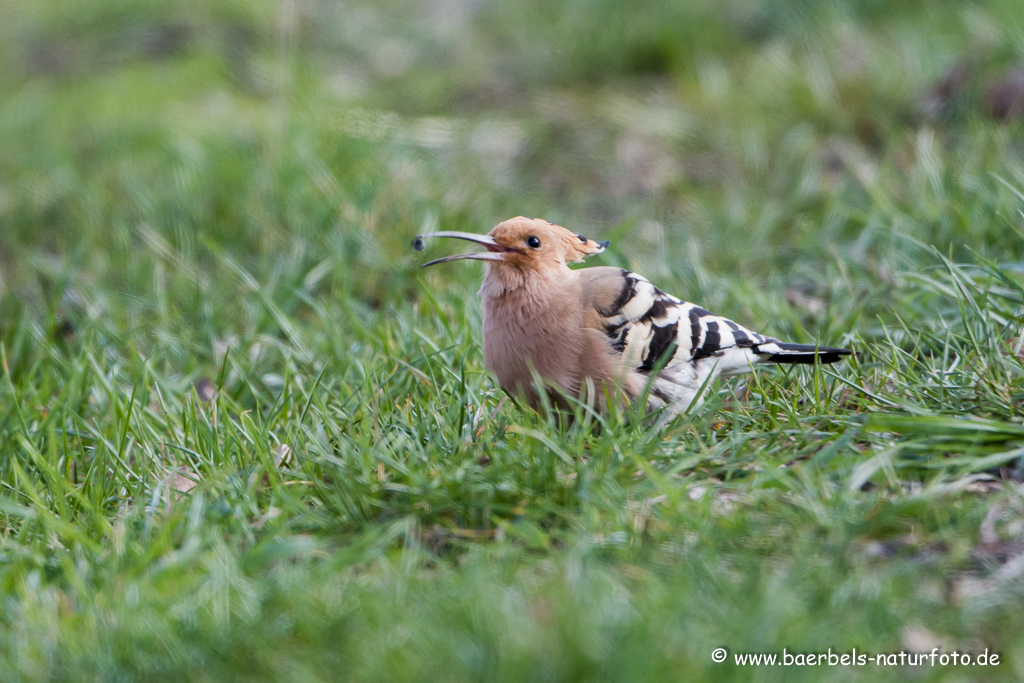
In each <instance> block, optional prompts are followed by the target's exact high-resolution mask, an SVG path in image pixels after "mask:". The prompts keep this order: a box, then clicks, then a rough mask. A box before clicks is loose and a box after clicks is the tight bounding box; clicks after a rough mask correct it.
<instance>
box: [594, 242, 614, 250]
mask: <svg viewBox="0 0 1024 683" xmlns="http://www.w3.org/2000/svg"><path fill="white" fill-rule="evenodd" d="M609 244H611V242H609V241H608V240H604V241H603V242H598V243H597V246H599V247H604V248H605V249H607V248H608V245H609Z"/></svg>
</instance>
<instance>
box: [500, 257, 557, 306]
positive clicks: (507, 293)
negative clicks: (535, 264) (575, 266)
mask: <svg viewBox="0 0 1024 683" xmlns="http://www.w3.org/2000/svg"><path fill="white" fill-rule="evenodd" d="M575 277H577V275H576V273H575V272H574V271H572V270H569V269H568V268H566V267H565V266H562V267H561V268H557V269H555V268H552V269H550V270H543V271H536V270H522V269H520V268H516V267H514V266H509V265H505V264H498V263H488V264H487V272H486V274H485V275H484V281H483V284H482V285H481V286H480V296H481V297H482V298H483V299H484V300H485V301H487V300H491V301H494V300H498V299H519V298H527V299H532V300H535V301H536V300H538V299H546V298H548V295H553V294H556V293H557V292H559V291H560V290H562V289H564V288H565V287H566V286H567V285H568V284H569V283H570V282H572V281H573V279H574V278H575Z"/></svg>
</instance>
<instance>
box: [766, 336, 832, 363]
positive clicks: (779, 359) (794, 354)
mask: <svg viewBox="0 0 1024 683" xmlns="http://www.w3.org/2000/svg"><path fill="white" fill-rule="evenodd" d="M754 348H755V352H756V353H759V354H768V357H767V358H765V359H764V361H765V362H767V363H802V364H805V365H813V364H814V363H821V364H826V363H837V362H839V361H840V360H842V358H843V356H849V355H850V353H851V351H850V350H849V349H838V348H832V347H830V346H815V345H814V344H791V343H789V342H780V341H775V340H772V341H769V342H767V343H764V344H758V345H757V346H756V347H754Z"/></svg>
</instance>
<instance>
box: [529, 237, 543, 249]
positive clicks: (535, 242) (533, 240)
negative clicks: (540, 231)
mask: <svg viewBox="0 0 1024 683" xmlns="http://www.w3.org/2000/svg"><path fill="white" fill-rule="evenodd" d="M526 246H528V247H529V248H530V249H539V248H540V238H539V237H537V236H536V235H530V236H529V237H527V238H526Z"/></svg>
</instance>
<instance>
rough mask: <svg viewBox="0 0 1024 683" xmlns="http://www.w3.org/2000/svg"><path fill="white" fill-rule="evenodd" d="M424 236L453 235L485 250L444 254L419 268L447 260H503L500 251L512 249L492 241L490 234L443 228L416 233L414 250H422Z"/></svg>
mask: <svg viewBox="0 0 1024 683" xmlns="http://www.w3.org/2000/svg"><path fill="white" fill-rule="evenodd" d="M424 237H454V238H455V239H460V240H469V241H470V242H476V243H477V244H482V245H483V246H484V248H486V249H487V251H477V252H473V253H470V254H456V255H454V256H445V257H444V258H439V259H434V260H433V261H428V262H427V263H424V264H423V265H422V266H420V268H426V267H427V266H433V265H436V264H438V263H447V262H448V261H463V260H467V259H469V260H474V261H504V260H505V257H504V256H502V253H504V252H506V251H512V250H511V249H509V248H508V247H503V246H501V245H500V244H498V243H497V242H495V241H494V238H493V237H491V236H490V235H478V234H477V233H475V232H460V231H458V230H443V231H441V232H425V233H423V234H422V235H417V236H416V239H415V240H413V243H412V247H413V249H415V250H416V251H422V250H423V247H424V246H425V245H424V243H423V238H424Z"/></svg>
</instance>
